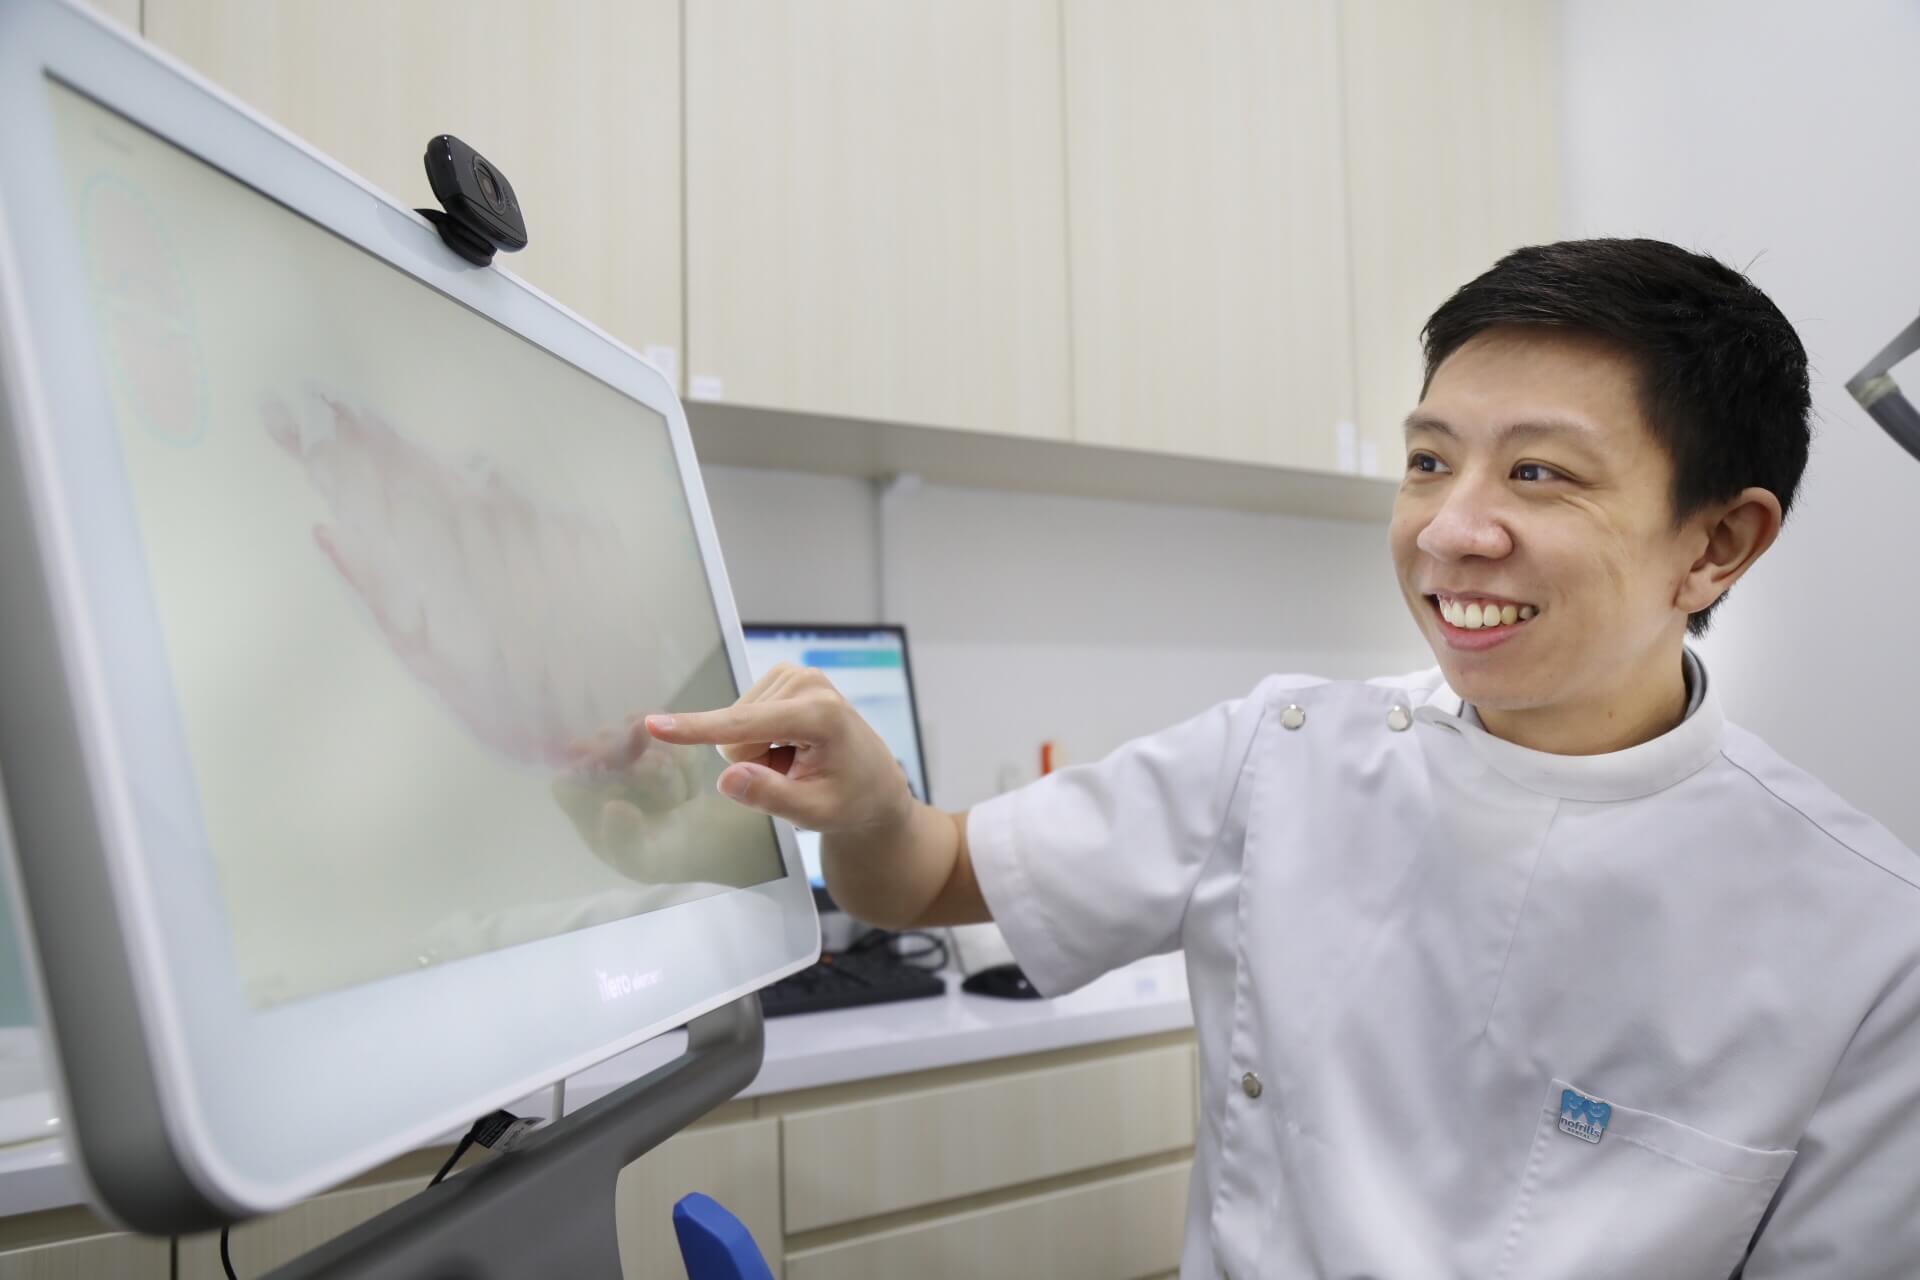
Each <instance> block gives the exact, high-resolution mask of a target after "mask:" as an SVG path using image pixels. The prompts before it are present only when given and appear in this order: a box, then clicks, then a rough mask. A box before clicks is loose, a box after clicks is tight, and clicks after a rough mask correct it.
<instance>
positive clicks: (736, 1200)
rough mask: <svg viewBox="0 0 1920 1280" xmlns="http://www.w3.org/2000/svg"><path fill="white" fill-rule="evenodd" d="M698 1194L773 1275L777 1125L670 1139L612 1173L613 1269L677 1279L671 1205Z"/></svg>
mask: <svg viewBox="0 0 1920 1280" xmlns="http://www.w3.org/2000/svg"><path fill="white" fill-rule="evenodd" d="M694 1191H698V1192H701V1193H702V1194H704V1195H708V1196H711V1197H713V1198H714V1199H715V1200H717V1201H719V1202H720V1203H721V1204H722V1205H724V1206H726V1208H727V1209H728V1211H729V1212H731V1213H732V1214H733V1216H734V1217H736V1218H738V1219H740V1222H741V1225H743V1226H745V1227H746V1229H747V1230H748V1231H750V1232H752V1233H753V1241H754V1243H755V1244H757V1245H759V1246H760V1253H761V1256H762V1257H764V1258H765V1259H766V1260H767V1265H768V1266H769V1267H770V1268H772V1270H773V1273H774V1275H775V1276H778V1275H779V1274H780V1271H781V1257H780V1249H781V1239H780V1122H779V1121H778V1120H774V1119H766V1120H746V1121H741V1122H739V1123H736V1124H716V1125H708V1126H705V1127H703V1128H698V1129H689V1130H687V1131H685V1132H683V1133H677V1134H675V1135H674V1136H673V1137H671V1138H669V1139H667V1140H666V1141H665V1142H663V1143H661V1144H660V1146H659V1147H657V1148H656V1149H654V1150H653V1151H650V1152H648V1153H647V1154H646V1155H645V1156H642V1157H641V1158H640V1159H639V1160H636V1161H635V1162H634V1163H632V1164H630V1165H628V1166H627V1167H626V1168H625V1169H622V1170H621V1171H620V1183H619V1187H618V1190H617V1192H616V1200H615V1209H614V1213H615V1216H616V1217H617V1218H618V1220H619V1225H620V1269H621V1271H622V1272H623V1273H624V1274H626V1275H627V1276H630V1277H632V1280H646V1278H647V1277H650V1276H678V1275H684V1274H685V1271H684V1267H683V1264H682V1263H681V1261H680V1245H679V1243H678V1241H677V1240H676V1239H675V1237H674V1234H673V1206H674V1205H675V1204H677V1203H678V1202H679V1200H680V1199H681V1197H683V1196H685V1195H687V1194H688V1193H690V1192H694Z"/></svg>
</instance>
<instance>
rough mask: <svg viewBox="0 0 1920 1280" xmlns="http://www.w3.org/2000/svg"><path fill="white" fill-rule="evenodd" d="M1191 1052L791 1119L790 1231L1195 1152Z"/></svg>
mask: <svg viewBox="0 0 1920 1280" xmlns="http://www.w3.org/2000/svg"><path fill="white" fill-rule="evenodd" d="M1193 1090H1194V1079H1193V1050H1192V1048H1191V1047H1190V1046H1187V1045H1170V1046H1167V1047H1165V1048H1160V1049H1151V1050H1146V1051H1144V1052H1139V1053H1131V1054H1125V1055H1120V1056H1115V1057H1107V1058H1098V1059H1095V1060H1093V1061H1089V1062H1079V1063H1074V1064H1071V1065H1067V1066H1058V1067H1047V1068H1043V1069H1039V1070H1032V1071H1017V1072H1012V1073H1008V1074H1003V1075H998V1076H993V1077H990V1078H988V1079H984V1080H977V1081H973V1082H970V1083H967V1084H961V1085H949V1086H946V1087H941V1088H933V1089H926V1090H921V1091H916V1092H912V1093H902V1094H893V1095H890V1096H886V1097H882V1098H877V1099H873V1100H870V1101H857V1102H849V1103H845V1104H842V1105H839V1106H829V1107H819V1108H814V1109H810V1110H805V1111H797V1112H794V1113H792V1114H789V1115H787V1116H785V1117H783V1118H782V1120H781V1124H782V1125H783V1130H782V1134H781V1137H782V1144H781V1149H782V1153H783V1167H784V1169H785V1175H786V1192H787V1214H786V1226H787V1231H788V1232H789V1233H790V1234H791V1233H795V1232H800V1231H810V1230H813V1229H814V1228H816V1227H825V1226H831V1225H834V1224H837V1223H843V1222H852V1221H854V1220H856V1219H860V1218H868V1217H875V1216H877V1215H879V1214H883V1213H891V1212H894V1211H896V1210H900V1209H908V1208H914V1207H917V1206H920V1205H929V1204H935V1203H938V1202H940V1201H943V1200H953V1199H957V1198H959V1197H961V1196H966V1195H973V1194H975V1193H977V1192H981V1191H987V1190H991V1189H994V1188H998V1187H1010V1186H1017V1185H1019V1184H1021V1183H1025V1182H1034V1181H1038V1180H1039V1179H1042V1178H1051V1177H1057V1176H1059V1175H1061V1174H1067V1173H1074V1172H1078V1171H1081V1170H1087V1169H1095V1168H1098V1167H1100V1166H1102V1165H1110V1164H1118V1163H1120V1162H1122V1161H1126V1160H1134V1159H1138V1158H1140V1157H1143V1156H1150V1155H1157V1154H1160V1153H1162V1152H1172V1151H1181V1150H1184V1149H1186V1148H1188V1147H1191V1146H1192V1145H1193V1135H1194V1125H1193V1101H1192V1100H1193Z"/></svg>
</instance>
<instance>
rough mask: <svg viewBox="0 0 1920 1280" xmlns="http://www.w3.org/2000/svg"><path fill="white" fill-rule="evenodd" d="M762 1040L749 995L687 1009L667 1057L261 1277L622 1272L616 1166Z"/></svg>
mask: <svg viewBox="0 0 1920 1280" xmlns="http://www.w3.org/2000/svg"><path fill="white" fill-rule="evenodd" d="M765 1047H766V1039H765V1034H764V1027H763V1025H762V1023H761V1018H760V1001H759V997H758V996H755V995H747V996H743V997H741V998H740V999H738V1000H735V1001H734V1002H733V1003H732V1004H728V1005H723V1006H722V1007H720V1008H718V1009H715V1010H714V1011H713V1012H712V1013H708V1014H705V1015H703V1016H701V1017H698V1018H695V1019H694V1020H693V1021H692V1022H691V1023H689V1024H688V1025H687V1051H686V1052H685V1053H684V1054H682V1055H681V1056H680V1057H678V1058H675V1059H674V1060H673V1061H672V1062H669V1063H667V1064H665V1065H664V1066H661V1067H659V1068H656V1069H655V1070H653V1071H651V1072H649V1073H648V1074H646V1075H644V1076H642V1077H641V1078H640V1079H638V1080H636V1081H634V1082H633V1083H632V1084H629V1085H626V1086H624V1087H623V1088H621V1089H619V1090H618V1091H616V1092H614V1093H611V1094H608V1095H607V1096H606V1097H604V1098H602V1099H600V1100H599V1101H597V1102H595V1103H593V1104H591V1105H589V1106H587V1107H583V1108H582V1109H581V1110H579V1111H576V1112H574V1113H573V1114H572V1115H569V1116H566V1117H563V1118H562V1119H560V1120H559V1121H557V1122H556V1123H554V1124H552V1125H550V1126H548V1127H547V1128H545V1129H543V1130H540V1131H539V1132H537V1133H536V1134H534V1135H533V1137H531V1138H530V1139H528V1140H527V1142H526V1143H525V1144H524V1145H522V1146H520V1147H517V1148H515V1149H514V1150H512V1151H509V1152H506V1153H505V1154H503V1155H500V1156H497V1157H495V1158H494V1159H492V1160H490V1161H488V1162H487V1163H486V1164H484V1165H480V1166H478V1167H477V1168H475V1169H473V1170H471V1171H470V1172H468V1173H464V1174H460V1175H458V1176H455V1177H451V1178H449V1179H447V1180H446V1181H445V1182H441V1183H439V1184H438V1185H436V1186H432V1187H429V1188H427V1189H426V1190H425V1191H422V1192H421V1193H420V1194H419V1195H417V1196H414V1197H413V1198H412V1199H410V1200H408V1201H406V1202H405V1203H404V1204H400V1205H396V1206H395V1207H394V1208H392V1209H389V1210H387V1212H385V1213H383V1214H381V1215H380V1216H379V1217H377V1218H374V1219H373V1220H372V1221H370V1222H366V1223H363V1224H362V1225H360V1226H359V1227H356V1228H355V1229H354V1230H352V1231H349V1232H348V1233H347V1234H346V1235H343V1236H340V1237H339V1238H337V1239H335V1240H332V1241H330V1242H329V1243H327V1244H324V1245H322V1246H321V1247H320V1248H318V1249H315V1250H314V1251H313V1252H311V1253H309V1254H306V1255H304V1256H303V1257H300V1258H296V1259H295V1260H294V1261H292V1262H290V1263H288V1264H287V1265H286V1266H284V1267H281V1268H280V1269H279V1270H277V1271H274V1272H272V1273H271V1275H270V1277H269V1278H268V1280H349V1278H351V1280H526V1277H529V1276H566V1277H568V1278H569V1280H599V1278H601V1277H605V1278H606V1280H620V1277H621V1271H620V1244H619V1238H618V1235H617V1233H616V1231H615V1226H614V1213H613V1193H614V1182H615V1180H616V1179H617V1178H618V1177H619V1175H620V1170H621V1169H623V1168H625V1167H626V1166H627V1165H629V1164H631V1163H633V1162H634V1161H635V1160H637V1159H639V1158H640V1157H641V1156H643V1155H645V1154H646V1153H647V1152H648V1151H651V1150H652V1149H653V1148H655V1147H657V1146H659V1145H660V1144H661V1143H662V1142H664V1141H666V1140H667V1139H668V1138H670V1137H672V1136H673V1135H674V1134H675V1133H677V1132H679V1131H680V1130H681V1129H684V1128H685V1127H686V1126H687V1125H689V1124H691V1123H692V1122H693V1121H695V1120H697V1119H698V1118H699V1117H701V1116H702V1115H704V1114H706V1113H707V1112H708V1111H711V1110H712V1109H713V1108H714V1107H716V1106H718V1105H720V1104H721V1103H722V1102H725V1101H726V1100H727V1099H728V1098H731V1097H732V1096H733V1095H734V1094H736V1093H738V1092H740V1090H742V1089H744V1088H745V1087H746V1086H747V1085H748V1084H750V1083H751V1082H752V1081H753V1078H754V1077H755V1076H756V1075H758V1074H759V1072H760V1062H761V1057H762V1054H763V1052H764V1050H765ZM688 1190H697V1188H688ZM670 1226H671V1224H670V1223H668V1222H667V1221H666V1220H665V1219H662V1221H661V1222H660V1223H659V1229H660V1230H662V1231H665V1230H669V1229H670ZM634 1280H641V1278H640V1277H634Z"/></svg>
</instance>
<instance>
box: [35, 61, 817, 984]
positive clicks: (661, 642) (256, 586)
mask: <svg viewBox="0 0 1920 1280" xmlns="http://www.w3.org/2000/svg"><path fill="white" fill-rule="evenodd" d="M49 92H50V94H51V95H52V103H53V109H54V115H55V119H56V124H57V128H58V137H59V144H60V150H61V155H62V159H63V161H64V164H65V168H66V173H67V178H68V188H69V192H70V195H71V198H72V202H73V208H74V213H75V218H76V221H77V225H78V227H79V229H80V236H81V242H82V246H83V251H84V253H85V255H86V258H87V264H86V265H87V268H88V271H89V275H90V279H91V284H92V299H93V302H94V305H95V311H96V314H97V318H98V322H99V327H98V334H99V343H100V348H101V351H102V354H103V358H104V361H105V365H106V367H107V368H108V369H109V371H110V375H111V378H112V382H113V386H112V394H113V404H114V411H115V417H116V422H117V426H118V429H119V435H120V441H121V447H122V451H123V456H124V461H125V467H126V475H127V479H128V482H129V486H130V489H131V492H132V496H133V500H134V504H135V507H136V510H137V513H138V517H139V525H140V529H141V534H142V538H143V540H144V542H145V546H146V552H147V569H148V574H149V580H150V582H151V585H152V596H153V601H154V606H155V608H156V610H157V613H158V616H159V622H160V630H161V634H162V637H163V639H164V642H165V646H166V651H167V657H168V661H169V664H170V667H171V670H172V673H173V678H174V682H175V692H176V695H177V697H176V702H177V705H178V707H179V711H180V715H181V718H182V722H183V724H184V726H185V730H186V736H187V743H188V748H189V752H190V754H191V756H192V763H193V768H194V775H195V778H196V780H197V782H198V785H199V790H200V799H201V807H202V813H203V816H204V822H205V832H206V835H207V838H208V840H209V843H210V845H211V855H212V857H213V860H214V864H215V867H216V870H217V873H218V877H219V882H220V886H221V890H222V893H223V895H224V897H225V899H226V904H227V910H228V917H229V920H230V923H231V927H232V932H233V943H234V948H235V952H236V956H237V963H238V968H239V972H240V974H241V976H242V979H243V981H244V983H245V985H246V989H247V993H248V995H249V997H250V998H251V999H252V1000H253V1001H254V1002H255V1003H256V1004H267V1003H272V1002H275V1001H279V1000H285V999H289V998H292V997H295V996H301V995H307V994H311V993H315V992H321V991H326V990H331V989H334V988H338V987H341V986H345V985H348V984H351V983H355V982H361V981H365V980H368V979H372V978H376V977H380V976H383V975H388V974H393V973H398V972H402V971H404V970H408V969H412V968H415V967H418V966H422V965H430V964H435V963H439V962H443V961H448V960H453V959H457V958H459V957H461V956H465V955H472V954H475V953H478V952H481V951H487V950H491V949H494V948H498V947H504V946H510V945H513V944H515V943H520V942H526V941H529V940H532V939H535V938H540V937H545V936H549V935H552V934H556V933H560V932H564V931H567V930H570V929H576V928H584V927H586V926H589V925H593V924H598V923H602V922H604V921H607V920H612V919H618V918H621V917H626V916H631V915H634V914H637V913H640V912H644V911H650V910H655V909H658V908H661V907H666V906H670V905H673V904H675V903H680V902H685V901H689V900H691V899H693V898H698V897H704V896H706V895H709V894H712V893H717V892H722V891H724V890H725V889H726V888H728V887H734V886H745V885H750V884H757V883H760V882H762V881H765V880H769V879H772V878H775V877H777V876H778V875H779V874H780V872H781V864H780V855H779V850H778V846H777V845H776V844H775V842H774V836H773V829H772V825H771V824H770V823H769V822H768V821H767V820H766V819H764V818H762V817H760V816H758V815H756V814H754V813H752V812H750V811H749V810H746V809H743V808H741V807H740V806H738V805H735V804H733V803H732V802H730V801H727V800H725V799H724V798H722V797H720V796H719V795H718V794H717V792H716V791H715V789H714V780H715V779H716V778H717V777H718V775H719V772H720V770H721V769H722V768H723V767H724V766H725V762H724V761H722V760H721V759H720V758H719V756H718V755H717V754H716V753H715V752H714V751H713V750H711V749H710V748H697V749H694V748H673V747H668V746H665V745H663V744H659V743H654V742H652V741H651V739H649V738H648V737H647V735H646V733H645V731H644V730H643V729H640V728H639V727H638V724H637V719H636V717H638V716H640V715H643V714H645V713H647V712H650V711H660V710H680V709H707V708H712V707H717V706H724V705H726V704H728V703H730V702H731V701H732V700H733V699H734V697H735V696H736V694H737V689H736V687H735V685H734V681H733V677H732V674H731V672H730V670H729V668H728V665H727V661H726V654H725V650H724V648H723V646H722V641H721V635H720V628H719V623H718V620H717V617H716V614H715V612H714V606H713V601H712V598H711V595H710V593H709V589H708V585H707V579H706V576H705V571H704V567H703V564H702V561H701V557H700V552H699V547H698V543H697V541H696V538H695V534H694V528H693V522H692V519H691V516H690V515H689V512H688V507H687V502H686V497H685V494H684V492H683V491H682V488H681V484H680V477H679V472H678V468H677V464H676V462H675V459H674V455H673V450H672V445H671V441H670V437H669V435H668V431H667V425H666V422H665V420H664V419H662V418H661V417H660V416H659V415H658V414H656V413H654V412H652V411H651V410H648V409H647V408H645V407H644V406H642V405H640V404H638V403H636V402H635V401H633V400H631V399H629V398H627V397H626V396H623V395H621V394H620V393H619V392H617V391H615V390H613V389H612V388H611V387H609V386H607V385H605V384H604V383H601V382H599V381H597V380H596V379H594V378H592V377H589V376H587V375H586V374H584V373H582V372H580V371H579V370H577V369H575V368H574V367H573V366H571V365H569V364H567V363H565V362H564V361H561V360H559V359H557V358H555V357H554V356H552V355H551V354H549V353H547V352H545V351H543V350H541V349H540V348H538V347H535V346H534V345H532V344H531V343H528V342H526V341H524V340H523V339H521V338H519V337H517V336H515V335H514V334H512V333H510V332H508V331H506V330H504V329H501V328H499V327H498V326H496V325H494V324H492V323H491V322H489V321H487V320H486V319H484V318H482V317H480V316H479V315H476V314H475V313H473V312H471V311H469V310H467V309H465V308H464V307H462V306H460V305H459V304H457V303H455V302H453V301H451V300H450V299H448V298H446V297H445V296H443V295H441V294H438V293H436V292H434V291H433V290H431V289H429V288H427V287H425V286H424V285H422V284H420V283H419V282H418V281H416V280H414V279H413V278H411V277H409V276H407V275H405V274H403V273H401V272H399V271H396V270H394V269H393V268H391V267H389V266H387V265H386V264H385V263H383V262H381V261H380V260H378V259H376V258H374V257H373V256H371V255H369V254H367V253H365V252H363V251H361V250H360V249H357V248H355V247H354V246H353V245H351V244H349V243H347V242H345V241H343V240H340V239H338V238H336V237H335V236H333V235H331V234H329V233H328V232H326V231H324V230H322V229H321V228H319V227H318V226H316V225H314V224H313V223H310V222H308V221H306V220H305V219H303V218H301V217H300V216H298V215H296V214H294V213H292V212H290V211H288V210H287V209H285V208H283V207H281V206H279V205H277V204H274V203H273V202H271V201H269V200H267V199H266V198H264V197H262V196H261V195H259V194H258V193H257V192H254V191H253V190H251V189H250V188H248V187H245V186H243V185H242V184H240V183H238V182H236V181H234V180H233V179H231V178H228V177H226V176H225V175H224V174H222V173H220V172H219V171H217V170H215V169H213V168H212V167H210V166H208V165H206V164H204V163H202V162H201V161H199V160H197V159H195V158H194V157H192V156H190V155H188V154H187V153H185V152H183V151H181V150H179V149H178V148H176V147H174V146H172V145H171V144H169V143H167V142H165V141H163V140H161V139H159V138H157V137H155V136H154V135H152V134H150V133H147V132H146V131H144V130H142V129H140V128H139V127H138V126H135V125H132V124H130V123H129V122H127V121H126V120H124V119H122V118H120V117H118V116H116V115H114V114H112V113H111V112H108V111H106V110H105V109H103V108H101V107H99V106H98V105H96V104H94V103H93V102H91V101H90V100H88V99H86V98H84V97H82V96H80V95H79V94H77V93H75V92H73V91H71V90H69V89H67V88H66V87H65V86H62V85H59V84H57V83H54V82H52V81H49Z"/></svg>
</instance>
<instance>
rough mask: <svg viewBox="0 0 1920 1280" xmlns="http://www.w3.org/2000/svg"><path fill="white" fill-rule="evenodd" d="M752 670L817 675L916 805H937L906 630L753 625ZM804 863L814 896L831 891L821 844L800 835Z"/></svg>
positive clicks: (812, 837)
mask: <svg viewBox="0 0 1920 1280" xmlns="http://www.w3.org/2000/svg"><path fill="white" fill-rule="evenodd" d="M743 630H744V631H745V633H746V637H747V662H748V664H749V665H750V666H751V667H752V668H753V675H754V678H755V679H756V680H757V679H759V678H760V677H761V676H763V675H765V674H766V672H767V670H768V669H769V668H770V667H772V666H773V665H774V664H775V663H780V662H790V663H793V664H794V665H795V666H800V667H813V668H815V669H816V670H818V671H819V672H820V673H821V674H823V675H825V676H826V677H827V679H828V680H830V681H832V682H833V687H834V688H836V689H838V690H839V691H840V694H841V696H842V697H844V698H846V700H847V701H848V702H850V703H852V704H853V709H854V710H855V711H858V712H859V713H860V715H861V718H862V719H864V720H865V721H866V722H867V723H868V724H870V725H872V726H873V729H874V732H876V733H878V734H879V735H880V737H881V739H882V740H883V741H884V742H885V743H886V744H887V746H889V747H891V748H892V749H893V758H894V759H895V760H896V761H898V762H899V765H900V771H901V772H902V773H904V774H906V776H907V787H908V789H909V790H910V791H912V792H913V796H914V798H915V799H916V800H921V801H925V802H928V803H931V802H932V797H931V796H930V795H929V794H928V791H927V769H926V764H925V762H924V761H923V760H922V758H921V752H920V719H919V712H918V709H917V708H916V707H915V704H914V698H913V670H912V668H911V667H910V666H909V665H908V663H907V636H906V632H905V630H904V629H902V628H900V627H886V626H873V627H829V626H812V627H809V626H802V625H775V624H770V623H761V622H749V623H746V624H744V626H743ZM796 835H797V837H798V841H799V845H800V856H801V859H802V860H803V861H804V862H805V863H806V865H807V874H808V876H810V877H811V878H812V880H813V885H814V887H815V888H816V889H823V888H825V887H826V883H827V882H826V878H825V876H824V875H822V874H821V870H820V837H819V836H818V835H816V834H815V833H813V832H811V831H798V832H796Z"/></svg>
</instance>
